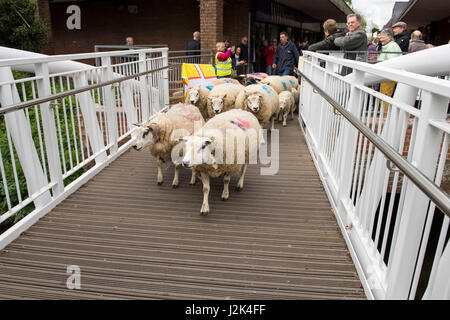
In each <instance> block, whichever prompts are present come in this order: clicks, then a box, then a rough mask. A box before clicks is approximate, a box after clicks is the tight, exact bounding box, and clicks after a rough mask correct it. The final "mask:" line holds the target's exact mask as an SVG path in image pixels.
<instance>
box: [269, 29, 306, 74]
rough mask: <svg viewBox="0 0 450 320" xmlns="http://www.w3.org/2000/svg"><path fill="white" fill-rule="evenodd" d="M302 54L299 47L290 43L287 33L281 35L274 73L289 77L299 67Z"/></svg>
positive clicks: (274, 63) (276, 52) (273, 66)
mask: <svg viewBox="0 0 450 320" xmlns="http://www.w3.org/2000/svg"><path fill="white" fill-rule="evenodd" d="M299 57H300V53H299V52H298V49H297V46H296V45H295V44H293V43H292V41H289V37H288V34H287V32H286V31H283V32H281V33H280V44H279V45H278V48H277V50H276V51H275V55H274V57H273V65H272V68H273V70H274V73H275V74H277V75H280V76H287V75H290V74H292V73H293V72H294V67H296V66H297V65H298V59H299Z"/></svg>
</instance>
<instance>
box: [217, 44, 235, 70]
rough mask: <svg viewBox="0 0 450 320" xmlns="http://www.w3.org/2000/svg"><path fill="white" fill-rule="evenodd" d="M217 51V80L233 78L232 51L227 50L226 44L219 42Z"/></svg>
mask: <svg viewBox="0 0 450 320" xmlns="http://www.w3.org/2000/svg"><path fill="white" fill-rule="evenodd" d="M216 49H217V51H216V58H215V69H216V76H217V78H224V77H229V76H231V73H232V72H233V66H232V63H231V50H230V49H228V50H226V47H225V42H217V44H216Z"/></svg>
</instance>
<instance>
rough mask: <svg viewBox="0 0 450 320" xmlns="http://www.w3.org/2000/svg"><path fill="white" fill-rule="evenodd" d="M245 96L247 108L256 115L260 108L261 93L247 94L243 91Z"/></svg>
mask: <svg viewBox="0 0 450 320" xmlns="http://www.w3.org/2000/svg"><path fill="white" fill-rule="evenodd" d="M245 95H246V96H247V107H248V108H249V109H250V111H252V112H253V113H256V112H258V111H259V109H260V108H261V104H262V94H261V93H250V94H249V93H248V92H247V91H245Z"/></svg>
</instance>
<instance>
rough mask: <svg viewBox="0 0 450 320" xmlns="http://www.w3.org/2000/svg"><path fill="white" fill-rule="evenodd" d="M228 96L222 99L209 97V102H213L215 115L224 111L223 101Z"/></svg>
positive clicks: (221, 97)
mask: <svg viewBox="0 0 450 320" xmlns="http://www.w3.org/2000/svg"><path fill="white" fill-rule="evenodd" d="M225 96H226V95H223V96H220V97H208V100H209V101H210V102H211V108H212V110H213V111H214V113H215V114H219V113H221V112H222V110H223V99H224V98H225Z"/></svg>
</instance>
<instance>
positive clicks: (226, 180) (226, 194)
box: [222, 173, 231, 201]
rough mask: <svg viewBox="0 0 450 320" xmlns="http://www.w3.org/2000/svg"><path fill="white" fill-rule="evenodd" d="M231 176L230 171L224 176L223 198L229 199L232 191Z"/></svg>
mask: <svg viewBox="0 0 450 320" xmlns="http://www.w3.org/2000/svg"><path fill="white" fill-rule="evenodd" d="M230 180H231V176H230V175H229V174H228V173H225V175H224V176H223V191H222V200H223V201H225V200H228V198H229V197H230V191H229V188H228V186H229V185H230Z"/></svg>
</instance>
